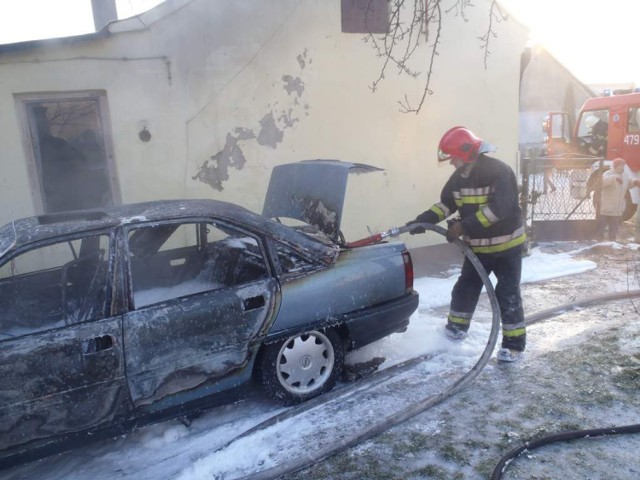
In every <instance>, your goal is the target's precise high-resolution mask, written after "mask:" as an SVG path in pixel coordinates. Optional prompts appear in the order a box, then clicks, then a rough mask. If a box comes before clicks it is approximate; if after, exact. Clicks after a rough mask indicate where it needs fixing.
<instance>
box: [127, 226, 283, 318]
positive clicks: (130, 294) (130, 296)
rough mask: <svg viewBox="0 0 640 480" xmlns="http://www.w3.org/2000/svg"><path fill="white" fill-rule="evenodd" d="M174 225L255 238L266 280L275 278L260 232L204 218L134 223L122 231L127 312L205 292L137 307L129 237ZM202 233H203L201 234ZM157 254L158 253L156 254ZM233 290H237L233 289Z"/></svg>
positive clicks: (269, 255) (269, 252)
mask: <svg viewBox="0 0 640 480" xmlns="http://www.w3.org/2000/svg"><path fill="white" fill-rule="evenodd" d="M174 224H178V225H185V224H210V225H213V226H214V227H216V228H219V229H225V228H226V229H229V230H231V231H234V232H237V233H239V234H242V235H246V236H248V237H251V238H253V239H254V240H255V241H256V244H257V245H258V248H259V249H260V253H261V255H262V258H263V261H264V267H265V271H266V276H265V278H274V277H275V276H274V269H273V264H272V255H271V251H270V249H269V248H268V247H267V242H266V241H265V238H264V235H263V234H261V233H260V232H254V231H251V230H248V229H246V228H245V227H243V226H241V225H237V224H233V223H230V222H227V221H224V220H220V219H216V218H209V217H207V218H202V217H185V218H170V219H169V218H168V219H164V220H154V221H149V222H144V223H143V222H140V223H134V224H130V225H126V226H125V227H124V228H123V229H122V239H123V242H124V243H123V248H122V251H123V261H124V264H125V267H124V268H125V271H124V278H125V293H124V297H125V299H126V304H127V307H128V308H127V310H128V311H129V312H135V311H137V310H142V309H146V308H149V307H154V305H157V304H158V303H162V302H175V301H180V300H181V299H183V298H187V297H190V296H192V295H200V294H202V293H204V292H195V293H192V294H187V295H182V296H179V297H175V298H171V299H165V300H162V302H157V303H151V304H145V305H142V306H139V307H136V303H135V298H134V283H133V271H132V268H131V261H130V257H131V252H130V250H129V236H130V234H131V232H132V231H134V230H137V229H140V228H149V227H154V226H162V225H174ZM201 233H202V232H201ZM201 240H202V238H198V246H199V248H202V245H200V242H201ZM204 240H206V235H205V239H204ZM161 248H162V246H160V248H159V249H158V252H159V251H161ZM156 253H157V252H156ZM231 288H235V286H234V287H231ZM208 291H215V290H208Z"/></svg>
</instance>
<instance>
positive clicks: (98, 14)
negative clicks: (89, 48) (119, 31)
mask: <svg viewBox="0 0 640 480" xmlns="http://www.w3.org/2000/svg"><path fill="white" fill-rule="evenodd" d="M91 8H92V10H93V24H94V26H95V28H96V32H99V31H100V30H102V29H103V28H104V27H105V26H106V25H108V24H109V22H113V21H114V20H117V19H118V10H117V9H116V0H91Z"/></svg>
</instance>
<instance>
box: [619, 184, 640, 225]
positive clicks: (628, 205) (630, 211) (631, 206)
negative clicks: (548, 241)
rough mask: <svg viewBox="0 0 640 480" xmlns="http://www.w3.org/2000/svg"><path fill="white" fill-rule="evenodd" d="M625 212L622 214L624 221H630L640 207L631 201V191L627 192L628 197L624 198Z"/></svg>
mask: <svg viewBox="0 0 640 480" xmlns="http://www.w3.org/2000/svg"><path fill="white" fill-rule="evenodd" d="M624 201H625V204H624V212H622V220H623V221H625V222H626V221H627V220H630V219H631V218H632V217H633V216H634V215H635V213H636V210H637V209H638V206H637V205H636V204H635V203H633V201H632V200H631V194H630V193H629V191H628V190H627V193H626V195H625V196H624Z"/></svg>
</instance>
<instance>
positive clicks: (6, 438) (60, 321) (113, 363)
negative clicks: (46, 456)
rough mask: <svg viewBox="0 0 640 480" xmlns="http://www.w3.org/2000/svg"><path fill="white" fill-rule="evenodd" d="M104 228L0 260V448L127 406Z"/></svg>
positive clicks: (86, 423) (104, 417)
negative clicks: (111, 307)
mask: <svg viewBox="0 0 640 480" xmlns="http://www.w3.org/2000/svg"><path fill="white" fill-rule="evenodd" d="M110 244H111V242H110V238H109V235H108V234H106V233H105V234H102V235H92V236H88V237H82V238H75V239H73V240H69V241H64V242H57V243H53V244H48V245H39V246H37V247H35V248H31V249H28V250H27V251H24V252H23V253H21V254H19V255H17V256H15V257H13V258H12V259H9V260H8V261H6V263H4V264H3V265H1V266H0V311H1V312H2V316H1V317H0V378H1V379H2V381H0V432H1V434H0V449H5V448H8V447H11V446H15V445H18V444H22V443H26V442H29V441H31V440H36V439H42V438H46V437H50V436H53V435H56V434H63V433H70V432H77V431H81V430H85V429H89V428H93V427H97V426H99V425H102V424H105V423H109V422H111V421H112V420H114V419H116V418H117V417H118V416H119V415H124V414H125V413H126V412H127V411H129V410H130V409H131V405H130V401H129V400H128V395H127V394H126V393H127V386H126V381H125V379H124V357H123V350H122V341H121V322H120V319H118V318H112V317H110V316H109V310H108V306H109V303H110V302H109V297H110V279H111V264H112V262H110V261H109V259H110V258H111V255H110Z"/></svg>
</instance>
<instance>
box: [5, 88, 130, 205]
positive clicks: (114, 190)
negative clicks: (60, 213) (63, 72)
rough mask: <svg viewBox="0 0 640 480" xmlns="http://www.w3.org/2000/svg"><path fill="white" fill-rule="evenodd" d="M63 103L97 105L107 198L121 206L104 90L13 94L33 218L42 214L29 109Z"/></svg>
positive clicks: (38, 174)
mask: <svg viewBox="0 0 640 480" xmlns="http://www.w3.org/2000/svg"><path fill="white" fill-rule="evenodd" d="M65 100H70V101H72V100H95V101H97V103H98V116H99V118H100V124H101V126H102V140H103V144H104V150H105V161H106V168H107V173H108V179H109V185H110V187H111V196H112V200H113V204H114V205H122V193H121V191H120V182H119V181H118V175H117V169H116V164H115V161H114V150H113V137H112V130H111V120H110V115H109V109H108V102H107V92H106V91H105V90H82V91H69V92H42V93H17V94H14V101H15V102H16V107H17V111H18V117H19V122H20V126H21V130H22V143H23V148H24V151H25V155H26V163H27V165H26V166H27V173H28V177H29V186H30V189H31V196H32V199H33V204H34V207H35V213H36V214H37V215H40V214H46V213H48V212H47V211H46V207H45V205H46V204H45V198H44V192H43V181H42V179H41V175H40V168H39V166H38V165H39V160H38V157H37V153H36V152H37V150H38V148H39V147H38V145H36V144H35V142H34V139H33V135H32V133H33V132H32V130H31V123H30V119H29V107H30V106H32V105H34V104H38V103H46V102H60V101H65Z"/></svg>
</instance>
